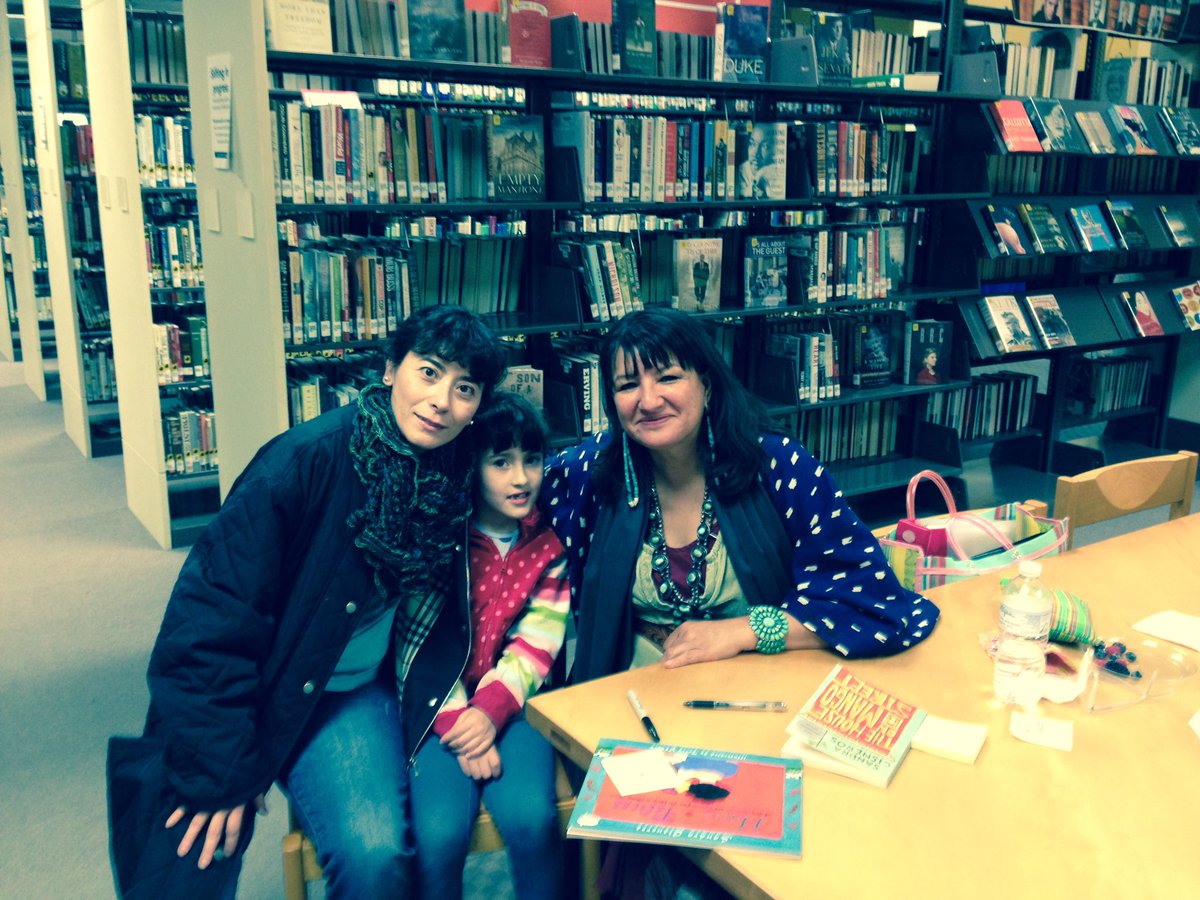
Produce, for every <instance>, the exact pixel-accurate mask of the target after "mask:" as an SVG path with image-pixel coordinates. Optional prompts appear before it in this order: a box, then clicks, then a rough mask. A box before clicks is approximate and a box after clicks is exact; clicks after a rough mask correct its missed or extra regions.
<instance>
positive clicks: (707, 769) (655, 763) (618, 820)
mask: <svg viewBox="0 0 1200 900" xmlns="http://www.w3.org/2000/svg"><path fill="white" fill-rule="evenodd" d="M633 754H638V755H637V756H634V755H633ZM617 767H620V769H619V770H618V768H617ZM620 776H624V777H620ZM618 780H620V781H621V783H622V785H623V786H625V787H627V788H628V787H632V788H633V789H632V790H630V791H629V792H627V793H626V794H625V795H622V794H621V791H620V790H618V787H617V782H618ZM802 813H803V763H801V762H800V761H798V760H795V759H780V758H778V757H772V756H756V755H753V754H747V753H732V752H727V751H723V750H702V749H697V748H694V747H680V746H675V745H671V744H648V743H642V742H639V741H623V740H617V739H613V738H603V739H601V741H600V743H599V744H598V745H597V747H596V752H595V754H594V755H593V756H592V761H591V763H590V764H589V766H588V770H587V773H586V774H585V775H584V778H583V785H582V786H581V787H580V789H579V794H578V797H577V798H576V801H575V809H574V810H573V811H572V812H571V821H570V823H569V824H568V826H567V834H568V835H570V836H572V837H582V838H600V839H605V840H613V841H634V842H639V843H654V844H671V845H673V846H678V847H704V848H713V849H725V848H728V849H730V850H758V851H763V852H767V853H780V854H786V855H790V856H799V855H800V848H801V828H800V826H801V819H802Z"/></svg>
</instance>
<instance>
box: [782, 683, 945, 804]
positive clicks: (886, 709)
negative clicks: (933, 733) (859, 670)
mask: <svg viewBox="0 0 1200 900" xmlns="http://www.w3.org/2000/svg"><path fill="white" fill-rule="evenodd" d="M924 721H925V711H924V710H922V709H918V708H917V706H915V705H914V704H912V703H908V702H906V701H904V700H901V699H900V698H899V697H896V696H895V695H893V694H889V693H888V692H887V691H885V690H882V689H881V688H878V687H875V686H874V685H871V684H868V683H867V682H865V681H863V680H862V679H861V678H859V677H858V676H857V675H855V674H854V673H852V672H851V671H850V670H849V669H847V668H845V667H844V666H842V665H841V664H838V665H835V666H834V667H833V669H832V671H830V673H829V674H828V675H826V676H825V679H824V680H823V681H822V682H821V684H820V686H819V687H818V688H817V689H816V691H814V692H813V695H812V696H811V697H809V698H808V700H807V701H806V702H805V704H804V706H803V707H802V708H801V710H800V712H799V713H797V714H796V717H795V718H794V719H793V720H792V721H791V722H790V723H789V724H788V727H787V730H788V733H789V734H790V735H791V737H790V738H789V739H788V742H787V743H786V744H784V747H783V751H782V752H783V755H784V756H798V757H800V758H801V759H803V760H804V761H805V764H806V765H810V766H812V767H813V768H815V769H823V770H826V771H831V772H836V773H838V774H839V775H846V776H848V777H850V778H855V779H857V780H859V781H862V782H864V783H866V784H872V785H875V786H876V787H887V786H888V784H889V783H890V782H891V780H892V778H893V777H894V776H895V774H896V770H897V769H898V768H899V767H900V763H901V762H903V761H904V757H905V756H906V755H907V754H908V749H909V747H910V746H912V739H913V734H914V733H915V732H916V731H917V729H918V728H920V727H921V723H922V722H924Z"/></svg>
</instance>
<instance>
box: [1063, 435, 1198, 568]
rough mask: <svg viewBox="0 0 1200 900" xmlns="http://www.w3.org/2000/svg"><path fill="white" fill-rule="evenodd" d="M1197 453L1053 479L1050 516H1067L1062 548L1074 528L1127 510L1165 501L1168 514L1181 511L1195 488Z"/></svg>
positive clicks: (1071, 538)
mask: <svg viewBox="0 0 1200 900" xmlns="http://www.w3.org/2000/svg"><path fill="white" fill-rule="evenodd" d="M1196 459H1197V455H1196V454H1195V453H1194V452H1192V451H1191V450H1181V451H1179V452H1178V453H1171V454H1168V455H1166V456H1150V457H1147V458H1145V459H1132V460H1129V461H1128V462H1121V463H1115V464H1113V465H1111V466H1102V467H1101V468H1099V469H1092V470H1091V471H1089V472H1083V473H1081V474H1079V475H1064V476H1062V477H1061V478H1059V479H1058V488H1057V490H1056V491H1055V494H1054V517H1055V518H1056V519H1063V518H1066V519H1070V531H1069V534H1068V536H1067V549H1068V550H1069V549H1070V548H1071V545H1072V544H1073V543H1074V538H1075V529H1076V528H1080V527H1082V526H1084V525H1093V524H1095V523H1096V522H1106V521H1108V520H1109V519H1116V518H1119V517H1121V516H1126V515H1129V514H1130V513H1135V512H1141V511H1142V510H1146V509H1154V508H1155V507H1157V506H1166V505H1168V504H1169V505H1170V507H1171V510H1170V515H1169V518H1171V519H1178V518H1180V517H1181V516H1186V515H1187V514H1188V513H1189V512H1191V509H1192V495H1193V494H1194V493H1195V490H1196Z"/></svg>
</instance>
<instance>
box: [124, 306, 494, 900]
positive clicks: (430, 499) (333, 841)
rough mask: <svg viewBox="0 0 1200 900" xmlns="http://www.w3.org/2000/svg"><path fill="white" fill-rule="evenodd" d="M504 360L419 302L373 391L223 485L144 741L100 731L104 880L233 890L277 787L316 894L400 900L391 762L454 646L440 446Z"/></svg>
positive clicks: (473, 329) (460, 464)
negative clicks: (287, 801)
mask: <svg viewBox="0 0 1200 900" xmlns="http://www.w3.org/2000/svg"><path fill="white" fill-rule="evenodd" d="M503 371H504V357H503V352H502V350H501V349H500V346H499V343H498V342H497V340H496V338H495V336H494V335H493V334H492V333H491V331H490V330H489V329H488V328H487V327H486V326H485V325H484V324H483V323H482V322H481V321H480V320H479V319H478V318H477V317H476V316H475V315H474V314H472V313H470V312H468V311H466V310H464V309H462V308H461V307H432V308H427V309H423V310H421V311H420V312H418V313H416V314H415V315H413V316H412V317H410V318H409V319H408V320H406V321H405V322H404V323H402V324H401V326H400V327H399V329H397V331H396V333H395V335H394V336H393V338H392V340H391V343H390V346H389V352H388V363H387V367H386V370H385V373H384V377H383V382H382V384H373V385H370V386H368V387H366V388H364V389H363V390H362V392H361V394H360V395H359V398H358V402H357V404H354V405H350V406H347V407H342V408H341V409H338V410H335V411H333V412H330V413H327V414H325V415H322V416H320V417H318V418H317V419H315V420H313V421H310V422H307V423H305V424H303V425H300V426H297V427H296V428H293V429H291V430H289V431H287V432H285V433H284V434H281V435H279V436H278V437H276V438H274V439H272V440H271V441H269V442H268V443H267V444H266V445H265V446H264V447H263V448H262V449H261V450H259V452H258V454H257V455H256V456H255V457H254V459H253V460H252V461H251V462H250V464H249V465H248V466H247V467H246V470H245V471H244V472H243V473H242V474H241V476H239V478H238V480H237V481H236V483H235V484H234V486H233V489H232V490H231V491H230V493H229V496H228V497H227V498H226V500H225V503H224V505H223V506H222V508H221V511H220V513H219V514H218V515H217V516H216V518H215V519H214V520H213V522H212V524H211V525H210V526H209V528H208V529H207V531H206V532H205V534H204V535H203V536H202V537H201V539H200V540H199V541H198V542H197V543H196V545H195V547H194V548H193V549H192V552H191V553H190V554H189V556H188V558H187V561H186V562H185V563H184V565H183V569H182V571H181V572H180V575H179V579H178V581H177V582H176V584H175V589H174V591H173V592H172V595H171V600H170V602H169V604H168V606H167V610H166V614H165V616H164V619H163V625H162V629H161V631H160V633H159V636H158V640H157V642H156V644H155V647H154V652H153V654H152V656H151V660H150V669H149V675H148V679H149V684H150V711H149V714H148V716H147V721H146V727H145V731H144V733H143V736H142V737H141V738H137V739H131V738H114V739H113V740H112V742H111V743H110V747H109V761H108V768H109V817H110V821H109V827H110V835H111V840H112V851H113V862H114V869H115V873H116V880H117V887H118V893H120V894H123V896H125V897H130V898H131V897H143V896H145V897H151V896H153V897H156V898H157V897H175V896H178V897H188V898H194V897H218V896H229V895H232V892H233V890H234V888H235V886H236V882H237V877H238V872H239V870H240V865H241V856H242V853H243V851H244V849H245V846H246V844H247V842H248V841H249V837H250V832H251V830H252V825H253V818H254V816H253V812H254V810H255V808H256V807H258V808H260V809H261V801H262V795H263V794H264V793H265V792H266V791H267V789H268V788H269V787H270V786H271V784H272V782H274V781H276V780H278V781H279V782H280V784H281V786H282V787H283V789H284V790H285V792H286V793H287V794H288V796H289V797H290V798H291V800H292V803H293V808H294V809H295V811H296V813H297V814H298V816H299V817H300V820H301V822H302V823H303V825H304V827H305V830H306V831H307V832H308V833H309V834H310V835H311V836H312V837H313V838H314V840H315V842H316V844H317V847H318V852H319V853H320V861H321V863H322V865H323V866H324V868H325V872H326V876H327V878H328V887H329V894H330V896H343V897H351V896H363V897H387V896H400V897H403V896H406V894H407V877H408V875H407V871H408V865H407V862H408V861H407V854H408V853H409V851H408V850H407V844H408V839H407V831H408V824H407V819H406V813H405V802H406V797H407V774H406V770H407V763H408V760H409V759H411V757H412V755H413V754H414V753H415V752H416V749H417V746H418V744H419V743H420V741H421V739H422V738H423V736H424V735H425V733H426V732H427V731H428V729H429V726H430V724H431V722H432V719H433V716H434V714H435V713H436V712H437V710H438V708H439V707H440V706H441V703H442V701H443V700H444V699H445V697H446V695H447V694H448V693H449V691H450V689H451V688H452V687H453V685H454V682H455V680H456V678H457V677H458V674H459V672H460V671H461V669H462V666H463V665H464V663H465V660H466V656H467V649H468V647H469V643H470V633H469V625H468V623H469V621H470V617H469V615H468V612H469V610H468V609H467V606H466V603H467V593H466V557H465V553H464V548H465V545H466V540H465V536H466V516H467V511H468V498H469V490H468V483H469V476H470V472H471V465H470V459H469V457H470V449H469V444H470V442H469V440H456V438H458V437H459V436H460V435H461V434H463V433H464V430H466V429H467V428H468V425H469V423H470V421H471V418H472V416H473V415H474V413H475V411H476V410H477V409H478V408H479V405H480V403H481V402H482V401H483V400H484V398H485V397H486V395H487V394H488V393H489V392H490V391H491V390H492V389H493V388H494V386H495V384H496V383H497V382H498V381H499V379H500V377H501V375H502V374H503ZM397 687H398V688H399V696H400V702H399V704H398V703H397Z"/></svg>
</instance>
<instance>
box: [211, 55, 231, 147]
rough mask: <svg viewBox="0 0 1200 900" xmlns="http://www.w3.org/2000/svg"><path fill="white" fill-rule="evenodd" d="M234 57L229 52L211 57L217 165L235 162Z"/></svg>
mask: <svg viewBox="0 0 1200 900" xmlns="http://www.w3.org/2000/svg"><path fill="white" fill-rule="evenodd" d="M232 69H233V59H232V56H231V55H230V54H228V53H213V54H211V55H209V57H208V102H209V116H210V119H211V124H212V154H213V168H214V169H225V170H228V169H229V168H230V167H231V164H232V162H233V142H232V140H231V137H232V134H233V80H232V77H231V75H232Z"/></svg>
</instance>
